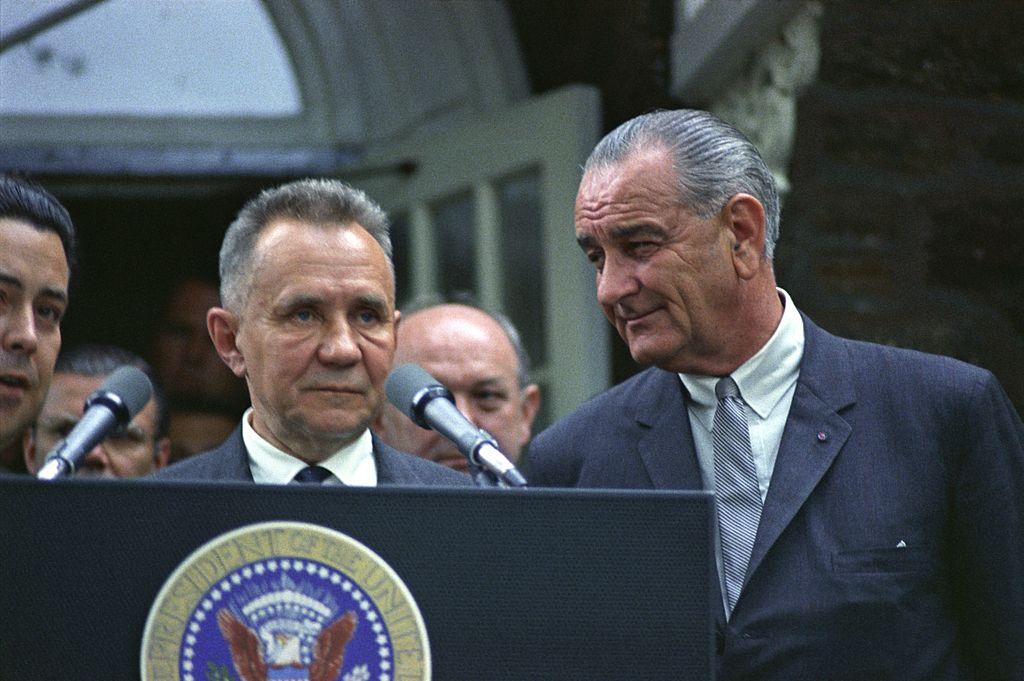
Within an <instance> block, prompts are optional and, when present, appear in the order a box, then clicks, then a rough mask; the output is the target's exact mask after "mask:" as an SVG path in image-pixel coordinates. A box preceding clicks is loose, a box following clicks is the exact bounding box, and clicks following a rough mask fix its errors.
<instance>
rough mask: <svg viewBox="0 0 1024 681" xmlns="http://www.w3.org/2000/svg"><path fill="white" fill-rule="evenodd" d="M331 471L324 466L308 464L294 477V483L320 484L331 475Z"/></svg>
mask: <svg viewBox="0 0 1024 681" xmlns="http://www.w3.org/2000/svg"><path fill="white" fill-rule="evenodd" d="M330 475H331V472H330V471H329V470H327V469H326V468H323V467H322V466H306V467H305V468H303V469H302V470H301V471H299V472H298V473H296V474H295V477H294V478H292V482H293V483H301V484H306V485H320V484H322V483H323V481H324V480H326V479H327V478H328V477H330Z"/></svg>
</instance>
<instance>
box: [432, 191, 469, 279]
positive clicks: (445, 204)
mask: <svg viewBox="0 0 1024 681" xmlns="http://www.w3.org/2000/svg"><path fill="white" fill-rule="evenodd" d="M431 213H432V218H433V222H434V233H435V234H436V235H437V259H438V282H439V285H440V287H441V291H440V292H441V293H442V294H444V295H450V294H452V293H455V292H457V291H469V292H472V293H475V292H476V233H475V231H474V230H473V226H474V211H473V197H472V195H470V194H459V195H457V196H453V197H451V198H448V199H444V200H443V201H439V202H437V203H435V204H434V205H433V206H432V207H431Z"/></svg>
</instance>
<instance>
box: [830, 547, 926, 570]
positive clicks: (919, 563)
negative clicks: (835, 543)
mask: <svg viewBox="0 0 1024 681" xmlns="http://www.w3.org/2000/svg"><path fill="white" fill-rule="evenodd" d="M933 567H934V556H933V554H932V552H931V551H929V550H928V549H925V548H921V547H909V546H901V547H886V548H874V549H853V550H848V551H837V552H836V553H834V554H832V570H833V571H834V572H838V573H842V574H847V575H857V574H860V575H879V574H900V573H906V572H929V571H931V570H932V568H933Z"/></svg>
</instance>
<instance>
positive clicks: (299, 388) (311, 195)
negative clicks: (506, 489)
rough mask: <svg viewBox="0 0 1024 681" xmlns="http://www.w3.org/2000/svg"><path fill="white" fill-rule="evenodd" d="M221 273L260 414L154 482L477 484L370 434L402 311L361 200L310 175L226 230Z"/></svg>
mask: <svg viewBox="0 0 1024 681" xmlns="http://www.w3.org/2000/svg"><path fill="white" fill-rule="evenodd" d="M220 277H221V304H222V305H223V307H214V308H211V309H210V310H209V312H208V313H207V325H208V328H209V331H210V337H211V338H212V339H213V344H214V346H216V348H217V353H218V354H219V355H220V357H221V359H223V360H224V362H225V363H226V364H227V365H228V367H229V368H230V369H231V370H232V371H233V372H234V373H235V375H237V376H239V377H240V378H244V379H245V381H246V383H247V385H248V388H249V395H250V398H251V400H252V407H251V408H250V409H249V410H247V411H246V412H245V414H244V415H243V417H242V424H241V426H240V427H239V428H238V429H237V430H236V431H235V432H234V433H233V434H232V435H231V436H230V437H229V438H228V439H227V440H226V441H225V442H224V443H223V444H221V445H220V446H219V447H217V448H216V449H214V450H212V451H210V452H208V453H205V454H200V455H198V456H195V457H192V458H189V459H186V460H184V461H182V462H181V463H178V464H175V465H173V466H169V467H168V468H165V469H163V470H162V471H160V472H158V473H157V474H156V477H157V478H158V479H164V480H198V479H206V480H238V481H253V482H257V483H270V484H285V483H289V482H296V481H297V482H318V483H322V484H346V485H358V486H373V485H381V484H392V485H396V484H397V485H403V484H407V485H416V484H424V485H468V484H471V482H470V479H469V478H468V477H467V476H465V475H462V474H460V473H456V472H454V471H452V470H449V469H447V468H444V467H442V466H439V465H437V464H434V463H431V462H429V461H425V460H423V459H420V458H418V457H414V456H411V455H407V454H402V453H399V452H397V451H395V450H394V449H391V448H390V447H388V446H386V445H384V444H383V443H381V442H380V441H379V440H377V438H376V437H374V436H373V435H372V434H371V433H370V431H369V425H370V423H371V422H372V421H373V419H374V418H375V417H376V416H377V414H378V412H379V411H380V408H381V406H382V404H383V399H384V393H383V384H384V379H385V378H386V377H387V374H388V371H389V370H390V369H391V363H392V360H393V358H394V352H395V327H396V325H397V323H398V318H399V313H398V312H397V311H396V310H395V286H394V268H393V265H392V263H391V240H390V237H389V235H388V223H387V218H386V216H385V215H384V213H383V211H382V210H381V209H380V208H379V207H378V206H377V205H376V204H375V203H373V202H372V201H371V200H370V199H369V198H368V197H367V196H366V195H365V194H364V193H363V192H361V191H358V190H356V189H353V188H351V187H349V186H347V185H345V184H342V183H341V182H337V181H330V180H302V181H298V182H292V183H290V184H286V185H283V186H281V187H278V188H276V189H272V190H267V191H265V192H263V193H261V194H260V195H259V196H258V197H256V198H255V199H253V200H252V201H250V202H249V203H248V204H246V206H245V207H244V208H243V209H242V211H241V212H240V213H239V215H238V217H237V218H236V220H235V221H234V222H233V223H232V224H231V226H230V227H229V228H228V231H227V233H226V234H225V236H224V243H223V245H222V247H221V252H220Z"/></svg>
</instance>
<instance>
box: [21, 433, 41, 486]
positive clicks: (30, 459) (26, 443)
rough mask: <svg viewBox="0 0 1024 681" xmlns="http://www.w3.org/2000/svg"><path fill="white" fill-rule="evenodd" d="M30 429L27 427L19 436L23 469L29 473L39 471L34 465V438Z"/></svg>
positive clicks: (32, 473)
mask: <svg viewBox="0 0 1024 681" xmlns="http://www.w3.org/2000/svg"><path fill="white" fill-rule="evenodd" d="M32 430H33V429H32V428H31V427H29V428H27V429H26V430H25V433H24V434H23V435H22V436H21V454H22V456H24V457H25V470H27V471H28V472H29V475H35V474H36V473H38V472H39V467H38V466H36V438H35V436H34V435H33V434H32Z"/></svg>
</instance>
